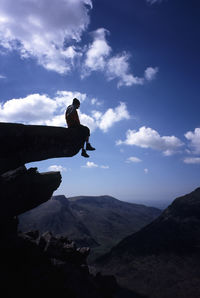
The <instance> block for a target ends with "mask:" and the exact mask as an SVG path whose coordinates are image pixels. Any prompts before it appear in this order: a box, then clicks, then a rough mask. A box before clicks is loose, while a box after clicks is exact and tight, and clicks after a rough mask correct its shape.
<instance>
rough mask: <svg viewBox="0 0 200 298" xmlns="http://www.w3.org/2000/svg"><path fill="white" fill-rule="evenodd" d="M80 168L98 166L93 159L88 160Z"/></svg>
mask: <svg viewBox="0 0 200 298" xmlns="http://www.w3.org/2000/svg"><path fill="white" fill-rule="evenodd" d="M82 168H89V169H91V168H98V165H97V164H95V163H94V162H93V161H88V162H87V163H86V165H85V166H82Z"/></svg>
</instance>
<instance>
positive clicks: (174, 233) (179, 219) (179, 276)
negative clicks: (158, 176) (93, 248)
mask: <svg viewBox="0 0 200 298" xmlns="http://www.w3.org/2000/svg"><path fill="white" fill-rule="evenodd" d="M97 266H98V267H99V268H101V270H103V272H104V273H105V272H106V273H109V274H111V273H112V274H115V275H116V276H117V277H118V280H119V282H120V283H121V284H122V285H123V286H126V287H128V288H130V289H132V290H133V289H134V290H136V291H138V292H139V293H141V294H145V295H147V296H148V297H153V298H156V297H159V298H168V297H176V298H178V297H181V298H182V297H193V298H195V297H200V286H199V276H200V188H197V189H196V190H195V191H193V192H191V193H190V194H187V195H185V196H183V197H179V198H177V199H175V200H174V202H173V203H172V204H171V205H170V206H169V207H168V208H167V209H166V210H164V212H163V213H162V214H161V215H160V216H159V217H158V218H157V219H155V220H154V221H153V222H152V223H150V224H149V225H147V226H146V227H144V228H142V229H141V230H140V231H138V232H136V233H134V234H133V235H131V236H128V237H126V238H125V239H123V240H122V241H121V242H120V243H119V244H118V245H116V246H115V247H113V249H112V250H111V251H110V252H109V253H108V254H106V255H104V256H102V257H101V258H100V259H99V260H98V262H97Z"/></svg>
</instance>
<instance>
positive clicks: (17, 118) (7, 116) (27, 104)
mask: <svg viewBox="0 0 200 298" xmlns="http://www.w3.org/2000/svg"><path fill="white" fill-rule="evenodd" d="M74 97H78V98H79V99H80V101H81V102H83V101H84V100H85V98H86V94H81V93H80V92H71V91H58V92H57V93H56V96H55V97H54V98H50V97H49V96H48V95H46V94H42V95H41V94H37V93H36V94H30V95H28V96H26V97H24V98H17V99H11V100H8V101H6V102H5V103H1V104H0V121H2V122H20V123H24V124H41V125H53V126H65V125H66V122H65V117H64V111H65V109H66V107H67V106H68V105H69V104H71V103H72V100H73V98H74Z"/></svg>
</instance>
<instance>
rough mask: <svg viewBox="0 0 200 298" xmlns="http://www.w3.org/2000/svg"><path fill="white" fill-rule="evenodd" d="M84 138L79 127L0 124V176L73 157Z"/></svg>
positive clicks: (83, 133) (82, 131) (83, 131)
mask: <svg viewBox="0 0 200 298" xmlns="http://www.w3.org/2000/svg"><path fill="white" fill-rule="evenodd" d="M85 137H86V135H85V130H84V129H83V128H81V127H80V128H64V127H51V126H40V125H23V124H15V123H0V144H1V146H0V174H2V173H4V172H6V171H9V170H13V169H16V168H17V167H20V166H22V165H24V164H26V163H28V162H33V161H39V160H44V159H48V158H56V157H71V156H74V155H76V154H77V153H78V152H79V150H80V149H81V147H82V145H83V143H84V140H85Z"/></svg>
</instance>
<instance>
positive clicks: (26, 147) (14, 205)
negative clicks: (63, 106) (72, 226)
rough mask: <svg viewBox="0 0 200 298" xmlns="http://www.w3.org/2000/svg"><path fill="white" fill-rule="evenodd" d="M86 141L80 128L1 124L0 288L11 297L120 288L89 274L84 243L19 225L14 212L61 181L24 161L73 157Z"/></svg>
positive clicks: (87, 295) (78, 296)
mask: <svg viewBox="0 0 200 298" xmlns="http://www.w3.org/2000/svg"><path fill="white" fill-rule="evenodd" d="M84 139H85V131H84V129H83V130H82V128H80V129H66V128H56V127H43V126H33V125H32V126H30V125H22V124H10V123H0V143H1V146H0V201H1V210H0V255H1V266H0V276H1V282H0V288H1V289H12V291H14V293H15V295H16V294H20V295H21V294H22V293H23V292H24V291H25V292H26V294H27V293H28V292H27V291H30V290H36V289H37V290H42V291H43V290H44V291H45V293H47V294H49V293H51V291H52V290H53V289H56V290H59V292H62V293H63V291H64V294H65V295H66V297H70V298H94V297H96V298H113V297H115V293H116V291H118V289H119V286H118V285H117V283H116V280H115V278H114V277H109V276H108V277H106V276H104V277H102V278H99V277H98V276H95V275H92V274H90V272H89V268H88V266H87V262H86V260H87V257H88V254H89V252H90V249H89V248H88V247H79V248H77V247H76V245H75V244H74V242H72V241H70V240H69V239H68V238H67V237H62V236H61V237H55V236H53V235H52V234H51V233H46V234H43V235H39V233H38V232H37V231H29V232H27V233H22V232H20V231H18V228H17V227H18V215H19V214H20V213H22V212H25V211H28V210H30V209H32V208H34V207H36V206H38V205H40V204H41V203H43V202H45V201H47V200H48V199H50V198H51V196H52V194H53V192H54V190H56V189H57V188H58V187H59V185H60V183H61V175H60V173H59V172H49V173H38V172H37V169H36V168H30V169H29V170H27V169H26V167H25V164H26V163H28V162H33V161H38V160H43V159H48V158H55V157H65V156H66V157H70V156H73V155H75V154H77V153H78V151H79V150H80V148H81V147H82V144H83V142H84ZM120 291H121V289H120ZM117 297H120V296H117ZM122 297H123V294H122Z"/></svg>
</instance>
